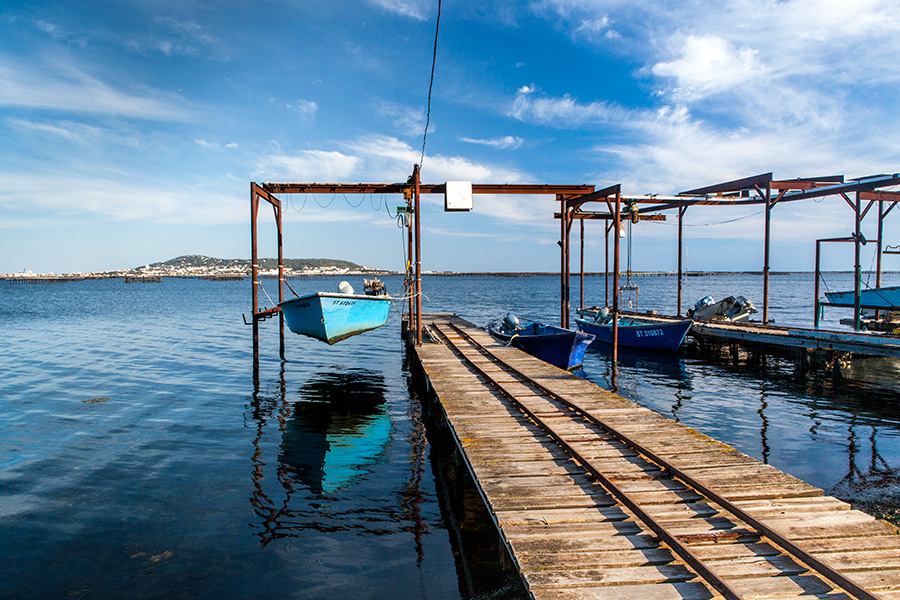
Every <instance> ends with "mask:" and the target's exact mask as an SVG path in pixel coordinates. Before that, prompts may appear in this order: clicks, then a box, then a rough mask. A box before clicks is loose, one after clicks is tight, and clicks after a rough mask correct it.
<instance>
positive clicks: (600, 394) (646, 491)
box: [416, 315, 900, 600]
mask: <svg viewBox="0 0 900 600" xmlns="http://www.w3.org/2000/svg"><path fill="white" fill-rule="evenodd" d="M434 320H436V321H442V322H453V323H456V324H457V325H458V326H460V327H462V328H464V329H465V330H466V331H467V332H468V333H469V334H470V335H472V336H474V337H475V338H476V339H478V340H479V341H480V342H481V343H484V344H485V345H487V346H489V347H490V348H491V350H492V351H493V352H495V353H496V355H497V356H498V357H501V358H502V359H503V360H506V361H508V362H509V364H511V365H514V366H515V368H518V369H522V370H526V371H527V372H528V373H529V374H530V376H531V377H533V378H534V379H536V380H538V381H540V382H541V384H542V385H544V386H545V387H546V388H548V389H550V390H552V391H554V392H556V393H560V394H562V395H564V396H566V397H567V398H568V399H569V401H571V402H574V403H576V404H577V405H578V406H579V407H580V408H581V410H583V411H585V412H587V413H588V414H590V415H592V416H593V417H595V418H598V419H600V420H601V421H603V422H605V423H607V424H609V426H610V427H612V428H614V429H616V430H618V431H620V432H622V433H624V434H626V435H629V436H631V437H633V438H634V439H635V441H636V442H637V443H638V444H640V445H642V446H644V447H646V448H648V449H650V450H651V451H652V452H654V453H656V454H657V455H658V456H660V457H662V458H663V459H664V460H668V461H670V462H671V463H672V464H673V465H674V466H675V467H677V468H678V469H681V470H682V471H683V472H685V473H687V474H689V475H690V476H692V477H694V478H696V479H697V480H699V481H701V482H703V483H704V484H705V485H707V486H708V487H710V488H712V489H715V490H716V491H717V492H718V493H720V494H721V495H722V496H724V497H725V498H727V499H729V500H730V501H733V502H735V503H736V504H739V505H740V506H741V507H742V508H743V509H744V510H746V511H747V512H748V513H750V514H752V515H754V516H755V518H758V519H761V520H762V521H764V522H765V523H766V524H768V525H769V526H770V527H773V528H774V529H776V530H777V531H780V532H783V533H784V534H785V535H787V536H788V537H790V538H792V539H795V540H797V543H798V544H799V545H802V546H804V547H807V548H809V549H810V550H811V551H814V552H816V553H817V555H818V556H820V557H821V558H822V559H823V560H825V561H827V562H829V564H833V565H835V567H836V568H839V569H842V570H843V571H845V572H847V573H849V574H852V576H853V577H854V579H855V580H856V581H858V582H861V583H863V584H864V585H866V586H870V587H872V589H877V590H879V591H881V592H882V595H883V597H896V598H898V600H900V535H898V532H897V530H896V528H893V527H892V526H888V525H886V524H884V523H881V522H878V521H875V520H873V519H872V518H871V517H868V516H867V515H864V514H863V513H860V512H858V511H854V510H852V509H851V507H850V506H849V505H847V504H846V503H844V502H840V501H838V500H835V499H833V498H831V497H829V496H825V495H824V492H823V491H822V490H821V489H818V488H815V487H814V486H810V485H808V484H806V483H804V482H802V481H800V480H799V479H796V478H794V477H792V476H790V475H787V474H785V473H782V472H781V471H779V470H777V469H775V468H774V467H771V466H769V465H764V464H762V463H759V462H758V461H756V460H755V459H753V458H751V457H749V456H747V455H745V454H742V453H740V452H737V451H735V450H734V449H732V448H730V447H728V446H726V445H724V444H722V443H720V442H717V441H716V440H712V439H711V438H708V437H706V436H704V435H703V434H701V433H700V432H698V431H696V430H694V429H691V428H689V427H686V426H684V425H681V424H679V423H676V422H674V421H672V420H671V419H669V418H667V417H665V416H663V415H660V414H657V413H654V412H653V411H650V410H648V409H646V408H643V407H640V406H638V405H636V404H633V403H631V402H629V401H627V400H625V399H623V398H620V397H618V396H616V395H614V394H612V393H610V392H608V391H606V390H601V389H599V388H597V387H596V386H595V385H594V384H592V383H590V382H588V381H585V380H583V379H580V378H577V377H573V376H571V375H570V374H567V373H564V372H562V371H560V370H558V369H556V368H555V367H552V366H550V365H547V364H545V363H543V362H541V361H539V360H537V359H535V358H533V357H530V356H527V355H524V354H522V353H521V352H519V351H518V350H516V349H514V348H509V347H503V346H501V345H498V344H496V343H495V342H493V340H491V338H490V336H489V335H488V334H487V333H486V332H484V331H482V330H479V329H477V328H474V327H472V326H471V325H470V324H467V323H466V322H465V321H463V320H462V319H459V318H458V317H455V316H452V315H440V316H437V317H435V318H434ZM452 337H453V338H456V339H459V340H460V341H462V337H461V336H459V335H457V334H452ZM416 352H417V354H418V356H419V360H420V361H421V362H422V363H423V368H424V370H425V372H426V374H427V376H428V377H429V381H430V385H431V387H432V389H433V390H434V392H435V394H436V395H437V397H438V399H439V402H440V404H441V406H442V410H443V411H444V414H445V416H446V419H447V422H448V425H449V426H450V427H451V430H452V431H453V432H454V435H455V436H456V437H457V439H458V441H459V444H460V448H461V451H462V452H463V453H464V457H465V460H466V462H467V463H468V465H469V468H470V469H471V471H472V472H473V473H474V475H475V477H476V480H477V484H478V486H479V487H480V488H481V491H482V493H483V494H484V496H485V498H486V499H487V503H488V508H489V510H490V511H491V513H492V515H493V516H494V518H495V520H496V522H497V523H498V525H499V526H500V530H501V535H502V537H503V539H504V540H505V541H506V542H507V544H508V545H509V547H510V549H511V551H512V552H513V554H514V555H515V556H516V561H517V564H518V565H519V567H520V569H521V572H522V575H523V578H524V580H525V582H526V585H527V586H528V587H529V590H530V592H531V593H532V595H533V596H534V597H535V598H541V599H543V598H546V599H551V598H558V599H560V600H575V599H578V600H582V599H587V598H610V599H613V600H617V599H618V600H648V599H651V598H653V599H655V598H661V599H666V598H680V599H682V600H688V599H691V598H696V599H698V600H699V599H700V598H704V599H705V598H713V597H717V594H715V593H714V592H711V591H710V589H709V588H708V587H707V586H706V584H703V583H701V582H699V581H698V580H697V578H696V576H695V575H694V574H693V573H692V572H691V571H690V570H689V569H687V568H686V567H685V566H684V565H683V564H682V563H681V562H680V560H679V559H677V558H675V557H673V555H672V554H671V552H670V551H669V550H668V549H667V548H665V547H663V546H660V543H659V541H658V540H657V539H656V536H655V535H652V534H651V533H650V531H649V530H648V528H647V527H646V526H645V525H644V524H642V523H640V522H639V521H637V520H636V519H635V518H634V516H633V515H632V514H631V512H630V511H629V510H627V509H623V508H621V507H620V506H618V505H617V504H616V503H615V501H614V499H613V497H612V496H611V495H610V494H609V493H607V492H606V491H605V490H604V489H603V487H602V486H600V485H599V484H597V483H595V482H594V481H593V480H592V479H591V477H589V476H588V475H587V474H586V471H585V469H584V466H583V465H580V464H578V462H577V461H575V460H573V459H571V458H570V457H568V455H567V454H566V453H565V452H564V451H563V450H562V448H561V447H560V446H559V445H557V444H556V443H555V442H554V441H553V440H552V438H551V436H549V435H548V434H547V433H546V432H544V431H542V430H541V429H539V428H538V427H537V426H536V425H535V424H534V423H533V422H531V420H530V419H529V418H528V417H526V416H525V415H524V413H523V412H522V411H520V410H519V409H518V408H515V407H513V406H512V405H511V404H509V403H508V401H507V400H506V399H505V397H504V395H503V394H501V393H499V392H497V391H494V390H492V389H491V388H489V387H488V386H487V385H486V383H485V378H484V377H483V376H482V375H479V374H477V373H476V372H475V371H474V370H473V369H472V368H470V367H469V366H467V365H465V364H463V363H462V362H460V360H459V359H458V358H457V357H456V356H455V355H454V354H452V353H451V352H450V351H449V349H448V348H446V347H444V346H442V345H439V344H435V345H433V346H430V347H426V346H422V347H418V348H416ZM475 360H476V362H477V364H478V366H479V368H481V369H483V370H484V371H485V372H486V373H489V374H490V375H491V377H494V378H495V379H497V380H498V381H500V382H501V383H502V385H503V386H504V387H505V388H506V390H507V391H508V392H510V393H513V394H515V395H516V397H517V398H519V399H520V400H521V401H522V402H523V403H525V404H526V405H527V406H528V407H529V409H530V410H531V411H533V412H534V413H536V414H537V415H539V417H540V418H541V419H545V420H546V421H548V422H549V423H550V424H551V426H552V427H554V428H555V429H556V430H557V432H558V433H559V434H560V435H563V436H564V437H565V438H566V439H567V441H569V443H571V444H572V445H573V446H574V447H575V448H576V449H577V450H578V452H579V453H580V454H581V455H582V456H583V457H585V458H586V459H587V460H589V461H590V462H591V464H592V465H593V467H594V468H598V469H600V470H601V471H602V472H603V473H604V474H605V475H606V476H607V477H609V479H610V480H612V481H614V482H615V483H616V485H617V486H619V487H620V488H621V489H623V490H625V491H626V492H627V493H628V494H629V495H630V496H631V497H632V498H633V499H634V500H635V501H636V502H638V503H639V504H640V505H641V506H642V507H643V508H644V510H645V511H646V512H647V513H649V514H651V515H653V516H654V518H656V519H658V520H659V522H660V523H661V524H662V525H663V526H665V527H666V528H667V529H669V530H670V531H671V532H672V533H673V534H674V535H676V536H677V537H678V538H679V539H681V540H682V541H683V542H684V543H687V544H688V545H689V546H690V547H691V549H692V551H693V552H694V553H695V554H696V555H698V556H700V557H701V558H702V559H704V560H707V561H710V564H711V565H712V568H713V569H714V570H717V572H719V573H721V574H722V575H723V576H726V577H727V578H729V580H730V581H732V582H733V585H734V587H736V588H738V589H739V590H740V591H741V592H742V594H743V595H744V596H745V597H747V598H763V597H789V596H796V597H799V596H815V597H821V596H822V595H824V594H827V595H828V598H829V599H830V600H844V599H845V598H846V596H845V595H844V594H841V593H834V592H833V591H830V590H831V587H830V586H829V585H827V584H826V583H824V582H823V580H822V579H820V578H818V577H816V576H812V575H811V574H809V573H808V572H807V571H806V567H805V566H803V565H802V564H800V563H798V562H797V561H795V560H793V559H791V558H790V557H788V556H785V555H784V553H783V551H782V550H781V549H780V548H777V547H775V546H773V545H771V544H769V543H767V542H765V541H760V537H759V535H758V533H757V532H755V531H754V530H753V529H752V528H750V527H749V526H748V525H747V524H745V523H743V522H742V521H740V520H739V519H736V518H735V517H733V516H730V515H728V514H727V513H725V512H723V511H722V510H721V507H720V506H719V505H718V504H716V503H715V502H709V501H707V500H706V499H704V498H702V496H700V495H699V494H697V493H696V492H695V491H693V490H690V489H688V488H686V487H685V485H684V484H683V483H681V482H679V481H677V480H673V479H671V478H670V477H669V475H668V474H666V473H665V472H664V471H662V470H660V469H659V467H658V466H657V465H654V464H652V463H650V462H647V461H646V460H644V459H642V458H640V457H639V456H638V455H637V453H636V452H635V451H634V450H633V449H630V448H628V447H627V446H624V445H623V444H621V443H620V442H618V441H616V440H615V439H613V437H612V436H611V435H610V434H608V433H606V432H605V431H604V430H603V429H602V428H599V427H598V426H596V425H594V424H591V423H589V422H587V421H586V420H584V419H581V418H580V417H579V418H576V419H575V420H572V419H571V418H570V414H571V411H569V410H568V409H563V408H560V407H558V406H557V405H556V404H555V402H552V401H551V400H550V399H549V398H548V397H547V395H546V394H544V393H543V392H540V391H538V390H536V389H534V388H531V387H529V386H528V385H525V384H523V383H519V382H518V381H517V379H516V378H515V377H513V376H511V375H510V374H509V373H508V372H506V371H505V370H504V369H503V368H502V367H501V366H500V365H498V364H497V363H495V362H494V361H491V360H487V359H485V358H483V357H479V358H476V359H475Z"/></svg>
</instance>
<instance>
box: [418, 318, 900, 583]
mask: <svg viewBox="0 0 900 600" xmlns="http://www.w3.org/2000/svg"><path fill="white" fill-rule="evenodd" d="M430 331H432V332H434V334H435V335H436V337H437V338H438V340H439V341H440V342H441V343H443V344H444V345H445V346H446V347H447V348H448V349H450V350H451V351H452V353H453V354H454V355H455V356H456V357H457V358H458V359H459V360H460V361H461V362H462V363H463V364H464V365H465V366H466V368H467V369H468V370H469V371H470V372H471V373H474V374H475V376H476V377H477V378H478V379H479V380H480V381H481V382H482V383H483V384H484V385H485V386H487V387H489V388H490V389H491V390H492V391H493V394H494V395H495V396H496V397H498V398H500V399H501V401H502V402H504V403H506V404H507V405H508V406H509V407H510V410H511V411H518V412H519V413H520V415H521V418H523V419H524V420H525V421H527V422H528V423H529V424H530V425H529V426H530V427H532V429H533V428H535V427H536V428H537V430H538V431H537V433H535V435H537V436H539V437H543V438H545V439H546V441H545V442H542V443H543V445H544V446H545V447H546V446H548V445H550V446H555V447H556V450H554V452H558V451H559V450H561V451H562V452H563V453H564V455H565V456H566V457H568V460H569V463H567V464H568V466H567V469H568V470H569V471H570V472H571V473H572V474H573V477H583V476H585V475H586V476H587V477H588V478H590V479H592V480H593V481H594V482H596V483H597V484H599V485H600V486H601V487H602V490H603V492H602V493H601V494H600V495H603V496H605V497H604V498H599V495H598V496H597V499H595V506H592V507H588V508H584V509H580V510H582V511H590V510H593V511H595V512H599V513H602V514H603V515H604V517H605V518H608V520H609V521H611V522H612V523H613V524H616V523H618V524H619V528H620V529H622V530H623V531H624V529H625V525H626V524H627V525H628V527H629V528H631V529H629V531H631V532H633V535H631V537H629V540H641V543H639V544H632V543H631V542H628V543H625V544H624V545H623V546H622V550H623V551H624V552H631V551H634V550H637V551H638V555H639V556H638V558H637V561H636V563H634V564H639V565H640V566H647V565H651V566H654V567H655V570H656V571H658V572H659V573H660V577H662V578H668V579H667V581H674V582H691V583H693V584H695V585H696V584H697V583H702V585H703V586H705V588H706V589H707V590H708V594H705V593H699V594H698V593H697V591H696V588H695V589H694V591H693V592H691V594H688V595H685V596H684V597H691V598H703V597H709V598H718V597H722V598H728V599H746V598H759V597H780V596H793V597H803V596H805V597H819V598H821V597H827V598H828V599H830V600H837V599H840V598H856V599H860V600H863V599H865V600H873V599H875V598H884V597H900V596H897V595H895V594H897V591H896V590H897V589H898V587H895V583H896V582H893V578H892V577H888V578H887V579H890V580H891V582H886V580H884V579H878V578H877V577H876V578H875V579H873V577H871V571H872V570H871V569H866V568H864V567H865V565H863V566H862V567H859V566H858V565H857V568H854V567H853V566H852V565H853V564H854V562H855V561H854V558H863V557H864V556H865V552H862V553H858V551H859V550H860V549H858V548H855V547H854V548H843V547H841V546H840V545H838V547H829V544H828V542H827V539H823V538H824V537H825V536H821V535H818V536H803V535H801V536H799V537H800V538H801V539H800V540H794V539H791V537H790V536H789V535H786V534H785V533H784V532H785V531H790V528H789V527H784V526H783V525H784V520H783V518H784V514H785V513H791V511H794V512H795V513H796V515H797V517H796V518H798V519H802V518H803V516H804V515H805V514H806V515H808V514H814V515H817V514H821V515H825V514H831V513H832V512H833V511H842V510H843V511H845V512H844V513H842V514H844V515H849V514H850V513H857V514H861V513H858V511H849V510H848V509H849V507H848V506H847V505H846V504H845V503H843V502H840V501H838V500H835V499H833V498H830V497H827V496H824V495H822V493H821V490H818V489H817V488H812V487H811V486H808V489H810V490H816V491H817V492H818V493H817V494H816V493H811V492H808V491H805V490H806V489H807V488H803V489H799V488H798V491H797V492H796V493H795V494H793V496H792V497H784V496H783V495H780V494H775V495H772V496H769V497H766V495H765V492H764V491H763V490H760V491H759V493H758V494H756V495H754V494H746V493H744V494H743V495H741V494H737V495H736V494H734V493H727V492H725V493H722V491H721V490H717V489H714V488H716V487H717V486H716V485H715V481H716V475H715V474H716V472H717V471H715V470H714V469H709V470H707V471H705V472H704V475H703V476H697V475H696V474H695V473H696V472H697V471H696V470H695V469H691V468H685V464H686V463H685V460H684V457H685V450H684V449H682V450H681V451H679V449H678V448H674V447H672V448H667V449H665V450H664V451H660V449H659V447H657V448H654V449H651V448H648V447H647V444H646V436H643V439H644V442H643V443H642V441H640V440H639V439H636V438H641V437H642V436H635V435H633V431H634V430H635V428H637V431H640V430H641V424H640V423H634V424H632V425H631V426H625V427H623V426H620V425H610V423H609V420H608V419H602V418H600V417H598V416H597V415H595V414H594V413H595V412H596V411H594V410H593V409H592V408H591V407H590V406H589V405H590V402H588V403H586V404H587V405H588V407H587V408H585V407H583V406H581V405H580V403H579V402H578V401H577V394H576V400H575V401H573V400H572V399H571V398H570V397H566V396H564V395H561V394H560V393H557V392H555V391H553V390H552V389H550V387H548V386H547V385H544V384H543V383H541V382H540V381H538V379H537V378H535V377H533V376H531V375H529V374H528V373H526V372H524V371H523V370H520V369H519V368H516V367H515V366H513V365H511V364H509V363H510V361H508V360H506V359H505V358H504V357H501V356H499V355H498V354H500V352H498V351H497V350H496V348H494V349H492V348H490V347H488V346H489V345H488V344H485V343H482V342H480V341H479V340H478V339H476V336H475V335H473V333H472V332H471V331H466V330H465V329H464V328H461V327H459V326H458V325H457V324H454V323H453V322H451V321H444V322H434V323H432V324H431V325H430ZM613 422H616V421H615V419H613ZM655 426H656V425H654V423H653V422H648V423H647V424H646V427H647V428H650V429H652V428H653V427H655ZM629 429H630V430H632V431H631V432H629ZM643 433H645V434H646V433H647V431H646V430H645V431H643ZM508 448H510V449H511V450H510V451H514V450H512V449H513V448H514V446H508ZM494 451H495V452H496V449H495V450H494ZM686 452H687V453H689V452H690V451H689V450H687V451H686ZM485 456H486V455H485ZM673 456H680V457H681V460H680V462H679V461H673V460H672V457H673ZM696 456H698V457H699V456H700V455H699V454H697V455H696ZM726 458H730V459H731V460H728V461H725V462H726V463H727V464H726V465H724V468H721V469H720V470H719V471H718V473H719V474H720V478H721V479H722V480H727V479H728V478H729V477H731V478H734V477H735V469H740V470H742V471H739V472H744V473H746V475H745V476H746V477H748V478H751V479H752V477H753V476H755V475H756V476H759V475H760V473H763V471H760V468H761V467H766V468H767V469H771V467H768V466H766V465H761V466H760V467H757V465H759V463H756V462H755V461H753V460H752V459H749V457H745V456H744V455H741V454H740V453H734V456H732V457H726ZM744 459H746V460H744ZM497 460H502V456H498V457H497ZM556 460H557V462H559V459H558V458H557V459H556ZM717 460H721V459H717ZM688 462H689V461H688ZM676 463H679V464H676ZM771 471H775V470H774V469H771ZM771 471H769V470H765V471H764V473H765V474H767V475H766V476H769V475H770V474H771ZM739 472H738V475H737V477H740V474H739ZM711 474H712V478H711ZM785 477H789V476H785ZM636 481H644V482H652V489H650V488H641V489H638V490H636V491H635V488H634V485H633V484H634V482H636ZM748 483H749V482H748ZM798 483H799V482H798ZM785 485H786V486H787V488H790V484H789V483H787V484H785ZM723 489H725V490H729V489H733V488H729V487H728V486H727V485H725V487H724V488H723ZM548 494H551V495H552V494H553V492H552V490H551V491H548ZM522 508H525V506H524V505H523V506H522ZM538 514H540V511H538ZM583 514H584V515H588V512H583ZM788 516H790V515H788ZM583 518H584V521H583V522H584V524H585V527H584V529H585V530H586V531H588V532H590V529H591V527H590V524H591V523H592V521H591V519H590V518H589V517H588V516H585V517H583ZM816 518H818V517H813V520H815V519H816ZM516 519H518V521H516ZM512 521H513V522H514V524H513V527H515V522H518V523H521V522H526V521H528V517H527V516H524V515H521V514H520V515H519V516H517V517H515V518H513V520H512ZM545 522H546V519H545ZM700 522H702V524H703V527H701V528H700V530H698V528H697V524H698V523H700ZM574 523H575V524H574V525H572V532H573V535H577V531H578V523H577V519H576V520H575V522H574ZM770 523H774V525H772V524H770ZM848 523H850V522H849V521H848ZM857 525H859V523H857V522H855V521H854V522H852V523H850V524H849V525H844V527H845V528H849V529H852V528H853V527H855V526H857ZM885 527H886V528H888V529H890V527H889V526H887V525H885ZM876 530H877V528H875V529H873V531H876ZM892 537H896V536H885V538H884V539H882V540H880V542H875V543H873V545H872V546H871V547H869V548H864V550H871V551H875V552H877V551H879V550H880V551H882V552H883V553H885V552H886V553H887V554H883V556H892V557H894V562H896V560H897V558H898V557H900V555H898V550H897V548H898V547H900V545H898V543H897V540H896V539H890V540H889V539H888V538H892ZM538 538H539V536H538ZM530 542H531V543H532V545H534V544H535V543H539V539H537V540H535V539H533V540H530ZM630 545H632V546H633V547H630ZM836 550H838V551H836ZM840 550H851V552H849V553H848V552H841V551H840ZM571 556H576V557H577V556H580V555H579V554H577V553H575V552H573V553H572V554H571ZM530 560H531V561H532V564H530V565H526V566H528V568H529V569H530V571H531V573H532V575H531V581H530V582H529V584H530V589H531V591H532V593H533V594H534V592H535V589H537V588H540V586H541V582H549V581H551V580H552V579H553V575H552V574H551V573H552V572H553V570H554V568H555V567H554V566H553V565H550V564H542V563H541V560H542V559H541V558H540V557H536V556H532V557H531V559H530ZM603 560H604V559H600V558H594V559H591V560H588V565H587V566H586V567H584V568H579V570H578V572H577V574H576V575H575V576H574V580H575V581H576V587H575V590H576V592H577V584H578V581H581V582H582V583H583V585H584V586H585V588H587V587H588V586H590V585H594V584H592V583H590V582H591V581H599V582H600V584H599V585H610V582H609V581H608V579H609V577H608V576H606V575H604V573H603V568H602V564H599V563H602V562H603ZM595 562H596V563H597V564H595ZM613 562H615V561H613ZM626 562H627V561H626ZM863 562H865V561H863ZM889 562H890V561H889ZM859 564H861V563H859ZM612 566H613V567H616V565H615V564H614V565H612ZM848 567H849V568H848ZM542 571H543V572H542ZM620 571H621V569H620ZM620 571H617V573H618V572H620ZM860 573H862V574H863V575H864V576H863V577H859V575H860ZM866 574H868V575H869V576H868V577H867V576H866ZM567 577H569V579H572V576H571V575H569V576H567ZM579 578H581V579H579ZM591 578H593V579H591ZM526 579H528V577H526ZM873 580H878V581H882V584H881V587H878V586H875V587H876V588H878V590H879V592H881V591H887V592H888V595H887V596H882V595H876V592H874V591H872V589H871V588H872V585H871V582H872V581H873ZM548 589H549V590H550V591H551V592H552V591H553V588H552V587H550V588H545V589H544V592H545V593H544V594H543V595H542V597H566V598H571V597H595V596H594V595H592V594H585V595H584V596H578V595H577V593H576V592H573V590H572V589H571V588H569V589H568V591H567V593H566V594H561V593H557V594H552V593H551V594H548V593H546V592H547V591H548ZM605 589H606V590H607V592H609V594H608V595H609V597H629V598H630V597H639V596H631V595H628V593H625V595H617V594H614V593H612V592H613V590H612V589H611V588H609V587H608V588H605ZM595 591H596V588H595ZM676 591H677V590H676ZM634 592H638V590H637V589H633V590H632V592H631V593H634ZM573 593H576V595H573ZM644 593H646V590H645V591H644ZM645 597H656V596H654V595H653V593H652V592H651V593H650V594H648V595H647V596H645ZM667 597H682V596H678V595H675V596H667Z"/></svg>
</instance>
